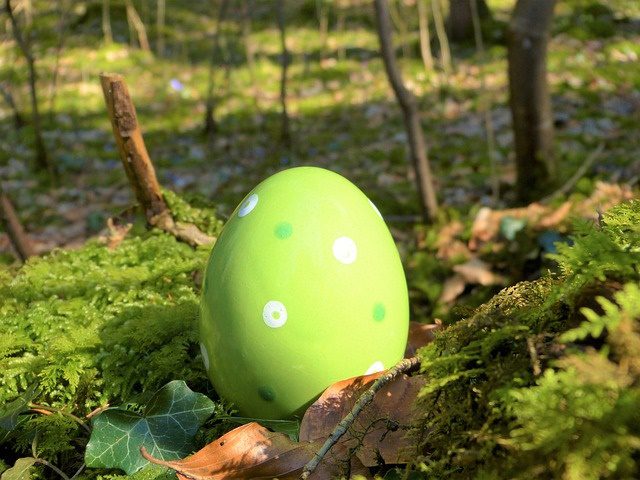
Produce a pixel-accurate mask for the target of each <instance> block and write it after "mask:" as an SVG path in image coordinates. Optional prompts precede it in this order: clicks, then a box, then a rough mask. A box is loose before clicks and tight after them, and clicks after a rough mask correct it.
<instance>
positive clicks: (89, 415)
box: [84, 403, 109, 420]
mask: <svg viewBox="0 0 640 480" xmlns="http://www.w3.org/2000/svg"><path fill="white" fill-rule="evenodd" d="M108 408H109V404H108V403H107V404H106V405H103V406H101V407H98V408H96V409H94V410H91V411H90V412H89V413H87V414H86V415H85V416H84V418H86V419H87V420H90V419H91V418H93V417H95V416H96V415H98V414H100V413H102V412H104V411H105V410H106V409H108Z"/></svg>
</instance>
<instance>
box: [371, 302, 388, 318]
mask: <svg viewBox="0 0 640 480" xmlns="http://www.w3.org/2000/svg"><path fill="white" fill-rule="evenodd" d="M386 313H387V312H386V310H385V308H384V305H383V304H382V303H376V304H375V306H374V307H373V319H374V320H375V321H376V322H381V321H382V320H384V316H385V315H386Z"/></svg>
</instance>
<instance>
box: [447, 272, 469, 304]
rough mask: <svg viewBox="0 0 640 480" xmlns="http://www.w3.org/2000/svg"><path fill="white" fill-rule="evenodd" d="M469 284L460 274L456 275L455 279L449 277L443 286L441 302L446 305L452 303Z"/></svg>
mask: <svg viewBox="0 0 640 480" xmlns="http://www.w3.org/2000/svg"><path fill="white" fill-rule="evenodd" d="M466 285H467V282H465V281H464V277H463V276H462V275H460V274H459V273H456V274H455V275H454V276H453V277H449V278H447V279H446V280H445V282H444V285H443V286H442V293H441V294H440V301H441V302H444V303H451V302H453V301H454V300H455V299H456V298H458V297H459V296H460V295H461V294H462V292H464V287H465V286H466Z"/></svg>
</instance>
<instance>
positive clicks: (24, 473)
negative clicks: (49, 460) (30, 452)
mask: <svg viewBox="0 0 640 480" xmlns="http://www.w3.org/2000/svg"><path fill="white" fill-rule="evenodd" d="M36 461H37V460H36V459H35V458H33V457H25V458H19V459H18V460H16V463H15V465H14V466H13V467H11V468H10V469H8V470H5V471H4V472H3V474H2V476H1V477H0V479H1V480H29V478H31V467H33V465H34V464H35V463H36Z"/></svg>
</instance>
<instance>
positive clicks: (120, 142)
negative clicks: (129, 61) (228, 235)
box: [100, 73, 214, 246]
mask: <svg viewBox="0 0 640 480" xmlns="http://www.w3.org/2000/svg"><path fill="white" fill-rule="evenodd" d="M100 82H101V84H102V92H103V93H104V100H105V103H106V104H107V110H108V113H109V118H110V119H111V126H112V128H113V135H114V137H115V139H116V144H117V146H118V151H119V153H120V159H121V160H122V165H123V166H124V170H125V172H126V174H127V177H128V178H129V183H130V184H131V187H132V189H133V191H134V193H135V196H136V199H137V200H138V202H140V204H141V205H142V208H143V209H144V212H145V216H146V218H147V222H149V224H150V225H151V226H154V227H157V228H159V229H161V230H164V231H165V232H167V233H170V234H172V235H174V236H175V237H177V238H178V239H179V240H182V241H184V242H186V243H188V244H189V245H192V246H197V245H205V244H209V243H213V241H214V239H213V238H211V237H209V236H208V235H206V234H205V233H203V232H202V231H200V230H199V229H198V227H196V226H195V225H192V224H184V223H180V222H175V221H174V219H173V216H172V215H171V211H170V210H169V207H168V206H167V204H166V202H165V201H164V197H163V196H162V192H161V191H160V184H159V183H158V179H157V178H156V172H155V169H154V167H153V163H152V162H151V158H150V157H149V153H148V152H147V147H146V146H145V144H144V139H143V138H142V132H141V130H140V126H139V124H138V118H137V115H136V109H135V107H134V105H133V102H132V101H131V96H130V95H129V89H128V88H127V85H126V83H125V81H124V78H123V77H122V76H121V75H117V74H111V73H103V74H101V75H100Z"/></svg>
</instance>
